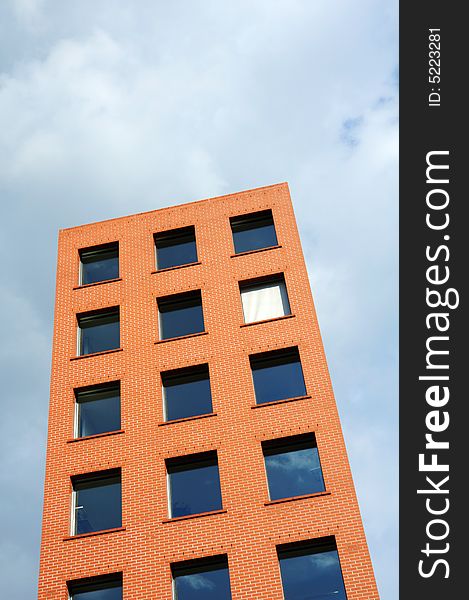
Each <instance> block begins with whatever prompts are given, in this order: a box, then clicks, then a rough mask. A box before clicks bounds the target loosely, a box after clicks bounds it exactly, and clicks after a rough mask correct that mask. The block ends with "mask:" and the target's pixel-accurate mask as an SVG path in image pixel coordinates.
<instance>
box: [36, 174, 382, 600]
mask: <svg viewBox="0 0 469 600" xmlns="http://www.w3.org/2000/svg"><path fill="white" fill-rule="evenodd" d="M268 208H271V209H272V212H273V216H274V221H275V226H276V231H277V236H278V243H279V245H280V247H279V248H276V249H270V250H266V251H262V252H255V253H252V254H246V255H241V256H234V257H233V256H232V255H233V253H234V249H233V242H232V235H231V229H230V224H229V217H231V216H236V215H239V214H243V213H246V214H247V213H251V212H255V211H259V210H264V209H268ZM188 225H194V226H195V229H196V238H197V250H198V257H199V261H200V263H201V264H198V265H194V266H190V267H185V268H179V269H174V270H169V271H165V272H160V273H155V272H154V271H155V253H154V242H153V233H155V232H158V231H164V230H170V229H175V228H178V227H184V226H188ZM114 241H119V250H120V256H119V258H120V277H121V280H120V281H115V282H112V283H104V284H99V285H92V286H89V287H83V288H78V287H77V286H78V266H79V259H78V249H80V248H86V247H89V246H94V245H97V244H103V243H107V242H114ZM281 272H283V273H284V274H285V280H286V284H287V289H288V294H289V298H290V305H291V310H292V314H293V315H294V317H293V318H285V319H280V320H275V321H272V322H265V323H260V324H255V325H250V326H247V327H240V326H241V325H242V323H243V314H242V308H241V301H240V294H239V287H238V282H239V281H240V280H246V279H250V278H253V277H257V276H260V275H268V274H271V273H281ZM195 289H201V290H202V303H203V310H204V319H205V329H206V331H207V332H208V333H207V335H201V336H196V337H192V338H188V339H180V340H174V341H167V342H163V343H155V342H157V341H158V317H157V307H156V298H158V297H160V296H165V295H168V294H172V293H177V292H184V291H188V290H195ZM345 301H346V300H345ZM117 305H118V306H120V318H121V347H122V351H120V352H112V353H108V354H102V355H96V356H88V357H83V358H79V359H76V360H72V358H74V357H75V356H76V334H77V331H76V330H77V328H76V314H77V313H80V312H84V311H89V310H94V309H99V308H102V307H105V306H117ZM289 346H298V348H299V352H300V356H301V360H302V366H303V371H304V376H305V381H306V388H307V393H308V395H309V396H310V398H306V399H300V400H297V401H292V402H286V403H279V404H276V405H271V406H267V405H266V406H260V407H258V408H256V409H253V408H252V407H253V405H254V404H255V399H254V391H253V385H252V380H251V371H250V367H249V358H248V357H249V355H250V354H254V353H258V352H262V351H266V350H271V349H276V348H283V347H289ZM204 362H207V363H208V364H209V367H210V378H211V379H210V380H211V388H212V397H213V410H214V412H215V413H216V416H212V417H208V418H203V419H194V420H189V421H186V422H179V423H171V424H166V425H164V426H162V425H161V423H162V421H163V410H162V398H161V377H160V372H161V371H166V370H169V369H175V368H179V367H184V366H191V365H194V364H200V363H204ZM115 380H120V381H121V393H122V429H123V430H124V432H123V433H119V434H115V435H109V436H104V437H98V438H95V439H83V440H80V441H76V442H72V443H71V442H70V440H71V439H72V438H73V420H74V393H73V390H74V388H77V387H83V386H86V385H91V384H97V383H102V382H105V381H115ZM311 431H313V432H315V434H316V438H317V444H318V449H319V454H320V457H321V464H322V469H323V475H324V481H325V485H326V491H327V494H324V495H320V496H317V497H313V498H304V499H299V500H293V501H288V502H281V503H278V504H271V505H266V504H265V503H266V502H267V501H268V499H269V498H268V489H267V482H266V476H265V470H264V461H263V455H262V449H261V442H262V441H263V440H270V439H275V438H280V437H285V436H289V435H294V434H299V433H306V432H311ZM214 449H216V450H217V452H218V461H219V469H220V480H221V488H222V497H223V508H224V509H225V510H226V512H225V513H221V514H214V515H211V516H203V517H200V518H188V519H185V520H179V521H177V520H175V521H173V522H171V521H170V522H165V520H167V518H168V508H167V489H166V473H165V462H164V461H165V459H167V458H170V457H175V456H182V455H186V454H192V453H196V452H201V451H205V450H214ZM114 467H120V468H121V469H122V494H123V506H122V520H123V522H122V525H123V528H124V529H123V530H121V531H115V532H112V533H103V534H97V535H90V536H85V537H81V538H76V539H73V538H72V539H67V538H68V536H69V533H70V502H71V483H70V477H71V476H72V475H76V474H80V473H88V472H94V471H99V470H104V469H108V468H114ZM328 535H334V536H335V537H336V542H337V547H338V552H339V556H340V561H341V566H342V571H343V576H344V581H345V587H346V590H347V597H348V599H349V600H373V599H377V598H378V593H377V589H376V586H375V582H374V577H373V572H372V566H371V562H370V558H369V555H368V549H367V545H366V541H365V536H364V532H363V528H362V523H361V519H360V514H359V509H358V505H357V500H356V497H355V491H354V486H353V482H352V478H351V474H350V469H349V465H348V459H347V455H346V450H345V446H344V441H343V438H342V432H341V427H340V423H339V418H338V414H337V409H336V404H335V400H334V396H333V391H332V387H331V382H330V379H329V374H328V369H327V364H326V359H325V355H324V350H323V346H322V342H321V337H320V332H319V327H318V322H317V318H316V313H315V310H314V305H313V300H312V296H311V292H310V288H309V282H308V277H307V272H306V267H305V263H304V259H303V255H302V251H301V246H300V240H299V237H298V232H297V228H296V223H295V218H294V214H293V209H292V206H291V201H290V196H289V191H288V186H287V185H286V184H279V185H274V186H269V187H266V188H260V189H256V190H252V191H247V192H242V193H238V194H232V195H229V196H224V197H221V198H214V199H210V200H204V201H201V202H195V203H190V204H185V205H181V206H176V207H171V208H166V209H162V210H157V211H153V212H149V213H143V214H139V215H133V216H130V217H123V218H120V219H113V220H110V221H105V222H101V223H93V224H90V225H84V226H81V227H76V228H73V229H67V230H63V231H61V232H60V236H59V252H58V268H57V297H56V312H55V330H54V343H53V355H52V381H51V399H50V414H49V438H48V448H47V469H46V482H45V501H44V519H43V538H42V548H41V569H40V581H39V599H40V600H46V599H47V600H65V599H66V598H67V588H66V581H68V580H73V579H79V578H81V577H85V576H92V575H100V574H105V573H111V572H117V571H122V572H123V577H124V598H126V599H128V600H148V599H149V598H151V599H153V598H155V599H161V600H166V599H167V600H170V599H171V598H172V591H171V572H170V564H171V563H173V562H177V561H181V560H186V559H190V558H199V557H204V556H212V555H217V554H225V553H226V554H227V556H228V561H229V568H230V580H231V589H232V595H233V598H235V599H236V600H242V599H246V600H248V599H249V600H281V599H282V598H283V595H282V586H281V580H280V570H279V565H278V559H277V554H276V546H277V545H278V544H283V543H286V542H292V541H300V540H307V539H313V538H316V537H323V536H328Z"/></svg>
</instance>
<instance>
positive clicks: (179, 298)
mask: <svg viewBox="0 0 469 600" xmlns="http://www.w3.org/2000/svg"><path fill="white" fill-rule="evenodd" d="M195 298H197V299H200V310H201V316H202V325H203V329H202V330H201V331H195V332H191V333H183V334H181V335H176V336H171V337H163V319H162V317H161V315H162V314H164V313H165V312H173V311H172V310H163V311H162V310H161V307H163V308H165V307H167V306H174V305H178V304H186V303H187V304H188V306H187V307H186V308H191V307H192V306H198V305H199V304H198V303H197V304H192V306H191V300H192V301H193V299H195ZM156 307H157V311H158V339H159V341H165V340H177V339H178V338H183V337H186V336H189V335H200V334H201V333H205V332H206V324H205V315H204V306H203V301H202V290H201V289H200V288H199V289H196V290H189V291H187V292H179V293H177V294H170V295H168V296H160V297H159V298H156ZM181 308H184V307H183V306H182V307H181ZM173 310H178V309H173Z"/></svg>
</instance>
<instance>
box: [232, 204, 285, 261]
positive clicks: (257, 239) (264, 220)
mask: <svg viewBox="0 0 469 600" xmlns="http://www.w3.org/2000/svg"><path fill="white" fill-rule="evenodd" d="M230 223H231V231H232V232H233V242H234V247H235V252H236V254H239V253H240V252H249V251H250V250H260V249H261V248H270V247H271V246H276V245H277V235H276V233H275V226H274V220H273V218H272V211H271V210H264V211H262V212H257V213H251V214H250V215H241V216H239V217H232V218H231V219H230Z"/></svg>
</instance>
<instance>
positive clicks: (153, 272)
mask: <svg viewBox="0 0 469 600" xmlns="http://www.w3.org/2000/svg"><path fill="white" fill-rule="evenodd" d="M201 264H202V263H201V262H200V260H199V261H197V262H192V263H185V264H184V265H175V266H174V267H166V268H165V269H157V270H156V271H152V272H151V274H152V275H154V274H155V273H165V272H166V271H175V270H176V269H185V268H186V267H195V266H196V265H201Z"/></svg>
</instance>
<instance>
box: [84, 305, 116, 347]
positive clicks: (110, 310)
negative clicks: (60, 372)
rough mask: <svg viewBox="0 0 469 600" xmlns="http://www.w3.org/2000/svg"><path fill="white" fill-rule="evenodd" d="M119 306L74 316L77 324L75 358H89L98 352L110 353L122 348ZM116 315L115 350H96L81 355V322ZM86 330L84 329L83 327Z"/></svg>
mask: <svg viewBox="0 0 469 600" xmlns="http://www.w3.org/2000/svg"><path fill="white" fill-rule="evenodd" d="M120 308H121V307H120V306H109V307H106V308H99V309H97V310H91V311H86V312H82V313H77V314H76V322H77V344H76V355H77V356H91V355H93V354H99V353H100V352H111V351H113V350H119V349H120V348H121V347H122V340H121V310H120ZM114 315H117V324H118V326H119V346H117V348H108V349H107V350H97V351H96V352H87V353H86V354H85V353H82V352H81V349H82V344H83V328H82V327H81V322H82V321H83V320H85V321H87V320H92V319H94V318H97V319H99V318H100V317H106V316H108V317H111V316H114ZM85 329H86V327H85Z"/></svg>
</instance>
